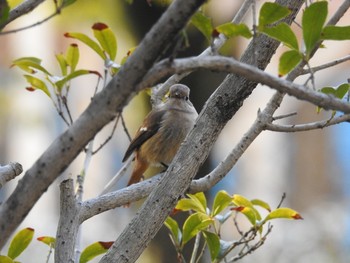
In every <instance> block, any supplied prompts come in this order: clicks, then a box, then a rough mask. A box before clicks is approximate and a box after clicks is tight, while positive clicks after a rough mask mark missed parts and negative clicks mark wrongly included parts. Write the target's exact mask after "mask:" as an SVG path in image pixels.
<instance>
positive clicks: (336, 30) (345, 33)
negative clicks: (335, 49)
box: [321, 26, 350, 40]
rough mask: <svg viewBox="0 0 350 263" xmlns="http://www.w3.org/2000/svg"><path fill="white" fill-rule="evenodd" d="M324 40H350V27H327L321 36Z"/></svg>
mask: <svg viewBox="0 0 350 263" xmlns="http://www.w3.org/2000/svg"><path fill="white" fill-rule="evenodd" d="M321 38H322V39H324V40H349V39H350V26H326V27H325V28H324V29H323V31H322V34H321Z"/></svg>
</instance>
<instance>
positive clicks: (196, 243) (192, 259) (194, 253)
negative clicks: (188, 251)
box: [190, 232, 201, 263]
mask: <svg viewBox="0 0 350 263" xmlns="http://www.w3.org/2000/svg"><path fill="white" fill-rule="evenodd" d="M200 240H201V233H200V232H198V234H197V235H196V239H195V241H194V246H193V249H192V255H191V260H190V263H195V262H196V256H197V252H198V248H199V244H200Z"/></svg>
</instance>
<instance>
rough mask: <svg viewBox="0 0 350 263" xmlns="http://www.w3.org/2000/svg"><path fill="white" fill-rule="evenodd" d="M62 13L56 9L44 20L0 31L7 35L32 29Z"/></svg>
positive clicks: (1, 33) (0, 33)
mask: <svg viewBox="0 0 350 263" xmlns="http://www.w3.org/2000/svg"><path fill="white" fill-rule="evenodd" d="M60 13H61V12H60V11H58V10H56V11H55V12H54V13H53V14H51V15H49V16H48V17H46V18H44V19H43V20H40V21H38V22H35V23H34V24H31V25H28V26H24V27H20V28H16V29H12V30H8V31H3V32H0V35H7V34H12V33H17V32H20V31H24V30H27V29H30V28H32V27H36V26H39V25H41V24H43V23H45V22H47V21H49V20H50V19H51V18H53V17H55V16H56V15H59V14H60Z"/></svg>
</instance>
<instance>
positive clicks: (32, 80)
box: [24, 75, 51, 98]
mask: <svg viewBox="0 0 350 263" xmlns="http://www.w3.org/2000/svg"><path fill="white" fill-rule="evenodd" d="M24 77H25V79H26V80H27V81H28V83H29V84H30V85H31V87H30V88H32V89H39V90H41V91H43V92H44V93H45V94H46V95H47V96H49V98H51V94H50V92H49V89H48V88H47V86H46V84H45V82H44V81H42V80H41V79H38V78H36V77H33V76H30V75H24Z"/></svg>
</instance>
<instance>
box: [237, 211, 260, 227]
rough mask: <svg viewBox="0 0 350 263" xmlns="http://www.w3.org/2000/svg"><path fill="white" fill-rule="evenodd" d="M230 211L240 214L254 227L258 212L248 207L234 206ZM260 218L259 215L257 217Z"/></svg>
mask: <svg viewBox="0 0 350 263" xmlns="http://www.w3.org/2000/svg"><path fill="white" fill-rule="evenodd" d="M231 210H234V211H237V212H240V213H242V214H243V215H245V216H246V218H247V219H248V220H249V222H250V223H251V224H252V225H253V226H255V225H256V221H257V216H256V215H257V214H258V212H257V211H256V210H255V209H254V208H252V207H248V206H236V207H233V208H231ZM259 217H260V215H259Z"/></svg>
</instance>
